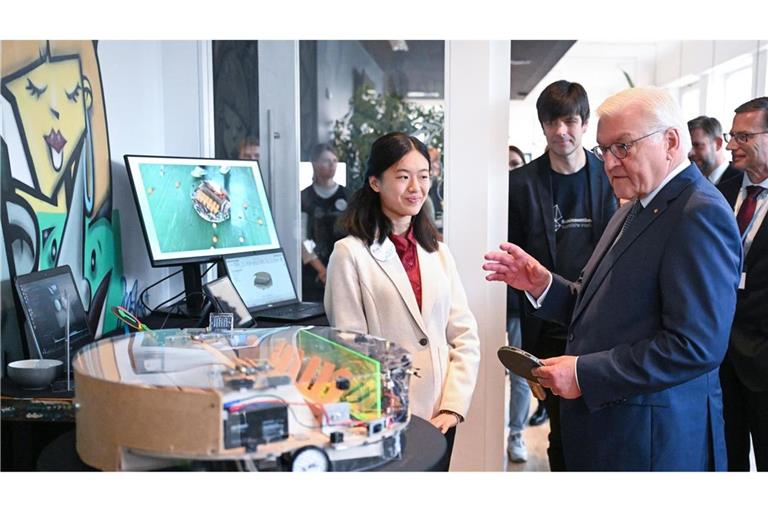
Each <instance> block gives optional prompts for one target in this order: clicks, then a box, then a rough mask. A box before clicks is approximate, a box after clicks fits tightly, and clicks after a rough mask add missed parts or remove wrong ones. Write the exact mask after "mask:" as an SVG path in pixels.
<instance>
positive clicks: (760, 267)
mask: <svg viewBox="0 0 768 512" xmlns="http://www.w3.org/2000/svg"><path fill="white" fill-rule="evenodd" d="M741 183H742V177H741V176H737V177H735V178H731V179H730V180H723V181H721V182H720V183H719V184H718V185H717V188H718V189H720V191H721V192H722V193H723V195H724V196H725V199H726V200H727V201H728V204H730V205H731V208H733V206H734V205H735V204H736V198H737V197H738V195H739V190H740V189H741ZM744 271H745V272H746V274H747V277H746V286H745V289H743V290H739V291H738V294H737V301H736V316H735V318H734V320H733V328H732V329H731V343H730V346H729V348H728V355H727V357H728V359H729V360H730V361H731V362H732V363H733V366H734V368H735V370H736V374H737V375H738V376H739V379H740V380H741V382H742V383H743V384H744V385H745V386H747V388H749V389H751V390H752V391H758V392H760V391H768V218H766V219H764V220H763V223H762V225H761V226H760V229H759V230H758V232H757V235H756V236H755V239H754V240H753V241H752V246H751V247H750V249H749V252H748V253H747V254H746V256H745V258H744Z"/></svg>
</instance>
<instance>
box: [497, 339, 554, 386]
mask: <svg viewBox="0 0 768 512" xmlns="http://www.w3.org/2000/svg"><path fill="white" fill-rule="evenodd" d="M496 354H497V355H498V356H499V361H501V364H503V365H504V367H505V368H506V369H507V370H509V371H511V372H512V373H514V374H515V375H519V376H520V377H523V378H525V379H528V380H532V381H534V382H537V378H536V377H534V376H533V374H531V370H533V369H534V368H538V367H539V366H544V363H542V362H541V360H539V358H538V357H536V356H534V355H533V354H529V353H528V352H526V351H525V350H522V349H519V348H517V347H508V346H504V347H500V348H499V350H498V352H496Z"/></svg>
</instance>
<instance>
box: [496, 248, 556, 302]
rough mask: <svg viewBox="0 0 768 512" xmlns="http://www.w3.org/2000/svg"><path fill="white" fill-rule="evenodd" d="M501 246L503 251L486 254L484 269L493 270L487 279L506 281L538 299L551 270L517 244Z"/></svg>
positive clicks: (546, 283)
mask: <svg viewBox="0 0 768 512" xmlns="http://www.w3.org/2000/svg"><path fill="white" fill-rule="evenodd" d="M499 248H500V249H501V251H503V252H498V251H493V252H489V253H488V254H486V255H485V259H486V260H487V262H486V263H485V264H483V270H487V271H489V272H491V273H490V274H488V275H487V276H485V279H486V280H488V281H504V282H505V283H507V284H508V285H509V286H511V287H512V288H516V289H518V290H523V291H526V292H528V293H530V294H531V296H533V298H534V299H538V298H539V297H540V296H541V294H542V293H544V290H546V289H547V285H549V280H550V273H549V270H547V269H546V268H544V266H543V265H542V264H541V263H539V262H538V261H536V259H534V258H533V256H531V255H530V254H528V253H527V252H525V251H524V250H522V249H521V248H520V247H518V246H516V245H515V244H511V243H509V242H504V243H503V244H501V245H500V246H499Z"/></svg>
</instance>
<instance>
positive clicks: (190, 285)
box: [157, 263, 205, 318]
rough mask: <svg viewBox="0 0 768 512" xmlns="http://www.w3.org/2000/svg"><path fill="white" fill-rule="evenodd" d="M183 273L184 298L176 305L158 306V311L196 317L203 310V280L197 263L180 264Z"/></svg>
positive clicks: (172, 314)
mask: <svg viewBox="0 0 768 512" xmlns="http://www.w3.org/2000/svg"><path fill="white" fill-rule="evenodd" d="M181 268H182V274H183V275H184V293H185V295H186V298H185V299H184V301H183V302H181V303H180V304H178V305H176V306H169V307H168V306H167V307H164V308H160V309H159V310H157V311H158V313H161V314H167V315H171V316H180V317H185V318H198V317H199V316H200V314H201V313H202V312H203V302H205V301H204V299H205V297H204V296H203V280H202V278H201V277H200V264H199V263H186V264H184V265H182V266H181Z"/></svg>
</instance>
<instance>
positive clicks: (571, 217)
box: [507, 80, 616, 471]
mask: <svg viewBox="0 0 768 512" xmlns="http://www.w3.org/2000/svg"><path fill="white" fill-rule="evenodd" d="M536 111H537V114H538V118H539V123H540V124H541V128H542V131H543V133H544V137H545V138H546V140H547V148H548V149H547V151H545V153H544V154H543V155H541V156H540V157H538V158H536V159H535V160H533V161H532V162H531V163H529V164H527V165H525V166H523V167H521V168H519V169H516V170H515V171H513V172H511V173H510V174H509V218H508V237H509V238H508V240H509V241H510V242H512V243H514V244H516V245H518V246H520V247H522V248H523V250H525V251H527V252H528V253H529V254H531V255H532V256H533V257H534V258H536V259H537V260H538V261H540V262H541V264H542V265H544V266H545V267H546V268H547V269H548V270H551V271H553V272H556V273H558V274H560V275H563V276H566V278H567V279H571V280H575V279H577V278H578V276H579V273H580V272H581V269H582V268H583V267H584V264H585V263H586V262H587V259H588V258H589V255H590V254H592V251H593V250H594V248H595V245H596V244H597V241H598V240H599V239H600V235H601V234H602V233H603V230H604V229H605V226H606V225H607V223H608V221H609V219H610V218H611V216H612V215H613V213H614V212H615V211H616V198H615V197H614V195H613V192H612V191H611V187H610V184H609V183H608V179H607V177H606V175H605V172H603V164H602V162H600V161H599V160H598V159H597V158H596V157H595V156H594V155H593V154H591V153H589V152H588V151H586V150H585V149H584V148H583V147H582V142H581V141H582V137H583V135H584V133H585V132H586V131H587V127H588V122H589V98H588V97H587V92H586V91H585V90H584V87H582V86H581V85H580V84H578V83H575V82H569V81H566V80H559V81H556V82H554V83H551V84H549V85H548V86H547V87H546V88H545V89H544V90H543V91H542V92H541V94H540V95H539V98H538V99H537V101H536ZM521 301H525V298H524V297H523V296H522V294H520V293H518V292H516V291H514V290H510V293H508V297H507V305H508V306H507V317H508V318H511V317H515V316H519V317H520V322H521V332H522V348H523V349H524V350H526V351H528V352H530V353H532V354H534V355H536V356H537V357H542V358H547V357H554V356H560V355H563V354H564V353H565V339H566V335H567V331H566V329H565V327H563V326H562V325H558V324H555V323H552V322H546V321H542V320H541V319H539V318H536V317H533V316H529V315H526V314H525V313H524V312H525V307H524V303H522V302H521ZM521 311H522V312H523V313H522V314H521V313H520V312H521ZM510 330H512V331H513V330H514V329H511V327H510V326H509V325H508V331H510ZM510 341H511V342H514V339H513V338H512V337H510ZM513 385H514V382H513ZM520 394H521V393H513V394H512V396H511V402H512V403H510V432H509V436H508V439H507V456H508V458H509V460H510V461H511V462H522V461H525V459H526V458H527V453H526V452H527V450H526V447H525V445H524V444H523V439H522V427H523V425H524V422H525V418H524V417H523V418H522V421H520V419H519V417H518V415H517V414H513V413H514V412H515V411H519V410H520V408H519V407H518V406H517V405H516V404H515V402H516V401H517V400H518V399H517V398H516V397H519V396H520ZM526 397H527V398H528V400H530V395H529V394H526ZM558 401H559V398H558V397H557V396H554V395H553V394H552V393H547V397H546V399H545V406H546V409H547V412H548V414H549V418H550V434H549V448H548V449H547V456H548V458H549V466H550V469H551V470H552V471H562V470H564V469H565V463H564V460H563V454H562V446H561V441H560V421H559V413H558V411H559V406H558ZM527 403H528V402H526V404H527ZM525 414H526V415H527V408H526V409H525Z"/></svg>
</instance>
